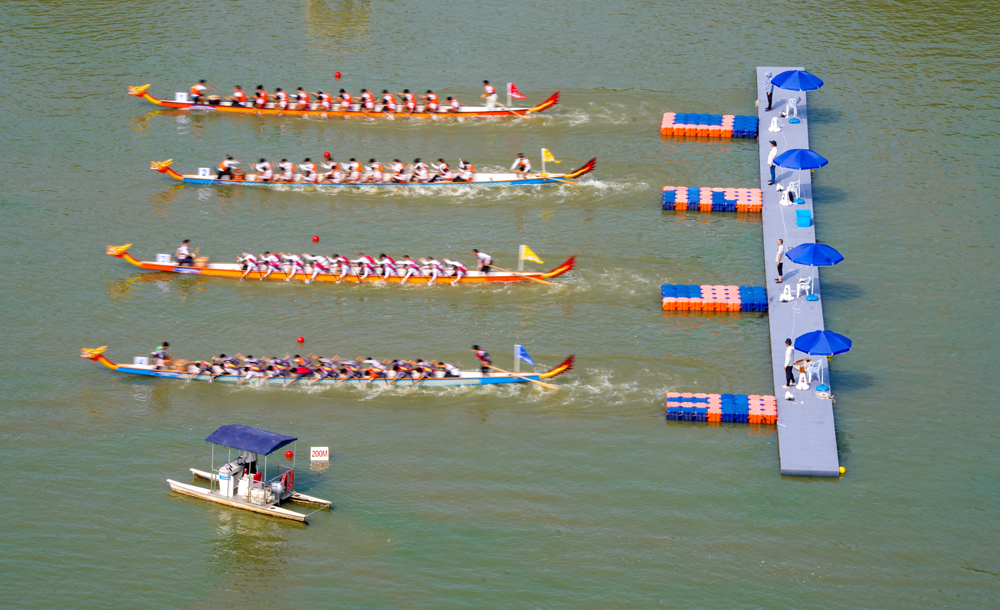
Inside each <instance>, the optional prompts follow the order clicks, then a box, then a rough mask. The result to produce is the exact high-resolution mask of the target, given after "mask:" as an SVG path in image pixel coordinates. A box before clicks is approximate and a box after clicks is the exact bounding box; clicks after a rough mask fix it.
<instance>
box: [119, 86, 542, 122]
mask: <svg viewBox="0 0 1000 610" xmlns="http://www.w3.org/2000/svg"><path fill="white" fill-rule="evenodd" d="M147 89H149V85H142V86H139V87H129V92H128V93H129V95H134V96H135V97H138V98H140V99H145V100H146V101H148V102H150V103H151V104H155V105H156V106H160V107H163V108H173V109H176V110H203V111H208V112H222V113H227V114H243V115H252V116H297V117H312V118H318V119H351V118H370V119H389V120H393V119H396V118H409V119H460V118H466V117H499V118H502V117H513V116H521V117H524V116H527V115H530V114H535V113H538V112H542V111H544V110H547V109H549V108H551V107H553V106H555V105H556V104H558V103H559V92H558V91H556V92H555V93H553V94H552V95H551V96H549V98H548V99H546V100H545V101H544V102H542V103H541V104H538V105H537V106H533V107H531V108H515V107H510V108H494V109H493V110H487V109H486V108H485V107H484V106H465V107H462V108H461V109H459V110H458V111H445V112H427V111H424V110H422V109H421V108H420V107H418V111H415V112H387V111H386V112H382V111H371V112H367V111H364V110H340V109H339V108H338V109H336V110H325V109H323V108H321V107H320V105H319V104H317V103H313V104H311V105H310V109H309V110H305V109H303V110H288V109H284V110H283V109H281V108H278V107H276V105H275V104H273V103H268V104H267V105H266V106H265V107H264V108H257V107H256V106H250V107H247V106H239V105H233V103H232V102H220V103H218V104H195V103H192V102H171V101H168V100H161V99H157V98H155V97H153V96H152V95H150V94H149V92H148V91H147Z"/></svg>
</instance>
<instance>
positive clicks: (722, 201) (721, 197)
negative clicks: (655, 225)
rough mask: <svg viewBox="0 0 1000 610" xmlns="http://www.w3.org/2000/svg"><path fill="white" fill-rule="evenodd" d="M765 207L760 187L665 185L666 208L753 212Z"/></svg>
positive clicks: (757, 212)
mask: <svg viewBox="0 0 1000 610" xmlns="http://www.w3.org/2000/svg"><path fill="white" fill-rule="evenodd" d="M763 207H764V199H763V195H762V194H761V192H760V189H735V188H711V187H701V188H699V187H696V186H665V187H663V209H664V210H679V211H683V210H698V211H699V212H751V213H755V214H760V213H761V210H762V209H763Z"/></svg>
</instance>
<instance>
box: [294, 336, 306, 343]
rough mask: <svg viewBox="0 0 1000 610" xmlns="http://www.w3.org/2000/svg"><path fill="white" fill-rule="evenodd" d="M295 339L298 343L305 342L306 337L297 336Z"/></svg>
mask: <svg viewBox="0 0 1000 610" xmlns="http://www.w3.org/2000/svg"><path fill="white" fill-rule="evenodd" d="M295 341H296V342H298V343H305V342H306V338H305V337H299V338H298V339H296V340H295Z"/></svg>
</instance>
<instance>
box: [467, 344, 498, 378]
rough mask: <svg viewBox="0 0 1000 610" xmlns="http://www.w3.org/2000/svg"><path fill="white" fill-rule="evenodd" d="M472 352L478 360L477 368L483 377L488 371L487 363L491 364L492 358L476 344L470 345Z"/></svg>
mask: <svg viewBox="0 0 1000 610" xmlns="http://www.w3.org/2000/svg"><path fill="white" fill-rule="evenodd" d="M472 353H473V354H475V356H476V359H478V360H479V365H480V367H479V370H480V371H481V372H482V373H483V376H484V377H485V376H486V374H487V373H489V372H490V367H489V366H487V365H490V364H493V359H492V358H490V354H489V352H487V351H486V350H484V349H482V348H481V347H479V346H478V345H473V346H472Z"/></svg>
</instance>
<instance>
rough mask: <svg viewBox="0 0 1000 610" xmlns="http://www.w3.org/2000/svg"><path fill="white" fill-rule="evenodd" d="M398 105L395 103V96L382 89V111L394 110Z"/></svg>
mask: <svg viewBox="0 0 1000 610" xmlns="http://www.w3.org/2000/svg"><path fill="white" fill-rule="evenodd" d="M398 109H399V106H397V105H396V96H395V95H393V94H391V93H389V90H388V89H383V90H382V111H383V112H396V111H397V110H398Z"/></svg>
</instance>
